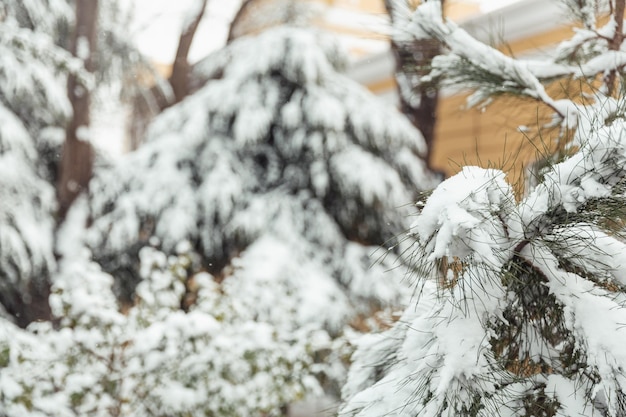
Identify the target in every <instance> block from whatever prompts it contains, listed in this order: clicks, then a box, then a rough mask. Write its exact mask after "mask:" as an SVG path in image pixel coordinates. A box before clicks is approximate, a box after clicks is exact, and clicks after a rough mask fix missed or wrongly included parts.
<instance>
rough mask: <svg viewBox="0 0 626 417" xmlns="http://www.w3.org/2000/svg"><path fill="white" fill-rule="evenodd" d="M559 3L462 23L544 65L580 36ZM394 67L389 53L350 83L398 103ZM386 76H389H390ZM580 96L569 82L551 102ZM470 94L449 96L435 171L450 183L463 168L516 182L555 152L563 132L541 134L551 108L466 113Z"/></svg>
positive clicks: (501, 103)
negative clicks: (500, 172)
mask: <svg viewBox="0 0 626 417" xmlns="http://www.w3.org/2000/svg"><path fill="white" fill-rule="evenodd" d="M562 13H563V10H562V9H561V8H560V7H559V6H558V4H557V2H556V1H551V0H524V1H521V2H519V3H516V4H513V5H510V6H508V7H505V8H503V9H500V10H497V11H495V12H492V13H488V14H476V13H474V11H472V10H470V11H469V12H468V13H466V14H463V13H460V14H459V15H457V22H458V23H459V24H460V25H461V26H462V27H463V28H464V29H466V30H467V31H468V32H470V33H471V34H472V35H473V36H475V37H476V38H478V39H480V40H482V41H485V42H488V43H491V44H493V40H494V39H500V40H504V41H505V42H502V41H501V42H499V47H500V49H501V50H502V51H503V52H505V53H508V54H511V55H514V56H530V57H541V56H542V54H544V56H545V53H546V52H547V51H549V50H550V49H551V48H553V47H554V45H556V44H557V43H558V42H559V41H561V40H564V39H567V38H568V37H570V36H571V35H572V34H573V29H572V27H571V25H568V24H566V23H564V24H561V23H560V22H566V19H565V18H564V16H563V14H562ZM394 66H395V63H394V62H393V56H392V54H391V53H390V52H389V51H386V52H384V53H381V54H378V55H375V56H370V57H368V58H366V59H364V60H361V61H359V62H357V63H355V65H353V67H352V68H351V71H350V72H351V75H352V77H353V78H354V79H356V80H357V81H359V82H361V83H363V84H364V85H366V86H367V87H368V88H369V89H370V90H371V91H372V92H374V93H375V94H377V95H380V96H381V98H382V99H384V100H386V101H388V102H390V103H393V102H396V101H397V94H396V85H395V81H394V79H393V71H394ZM383 74H384V75H383ZM576 88H578V87H577V86H575V85H570V84H568V82H567V80H563V81H561V82H557V83H555V84H554V85H552V86H550V87H549V91H550V93H551V94H553V95H555V96H560V97H564V96H565V95H567V94H568V92H569V93H570V94H571V93H572V92H575V91H574V90H576ZM466 99H467V94H458V95H450V94H446V93H445V92H444V94H442V97H441V100H440V103H439V106H438V110H437V111H438V119H437V124H436V128H435V142H434V147H433V154H432V158H433V159H432V164H433V167H434V168H435V169H438V170H441V171H443V172H445V173H446V174H447V175H452V174H455V173H456V172H458V171H460V169H461V167H462V166H464V165H468V164H471V165H480V166H483V167H497V168H503V169H504V170H505V171H507V172H509V173H510V177H511V178H512V179H513V180H516V179H517V178H518V177H519V176H520V175H521V174H522V172H523V171H524V166H526V165H528V164H529V163H530V162H532V161H534V160H535V159H536V158H537V154H538V153H539V154H541V153H543V154H546V153H548V152H549V149H553V148H554V147H555V146H556V145H555V143H554V142H555V138H556V137H557V132H556V131H555V130H546V129H542V132H541V135H539V134H538V127H540V126H543V125H545V123H547V122H548V121H549V120H550V117H551V112H550V109H548V108H546V106H545V105H542V104H538V103H536V102H532V101H530V100H522V99H518V98H513V97H501V98H496V99H494V100H493V102H492V103H491V104H490V105H489V106H487V107H486V108H485V109H478V108H474V109H467V106H466ZM520 127H522V129H520Z"/></svg>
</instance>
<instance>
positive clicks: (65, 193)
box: [57, 0, 98, 219]
mask: <svg viewBox="0 0 626 417" xmlns="http://www.w3.org/2000/svg"><path fill="white" fill-rule="evenodd" d="M97 19H98V0H77V1H76V28H75V32H74V36H73V38H72V44H71V52H72V54H73V55H74V56H77V57H79V58H81V59H82V60H83V61H84V63H85V69H86V70H87V71H89V72H93V71H94V59H93V55H94V54H93V51H95V48H96V39H97ZM67 94H68V98H69V100H70V103H71V104H72V110H73V112H74V114H73V117H72V120H71V121H70V123H69V125H68V127H67V130H66V139H65V144H64V145H63V154H62V156H61V163H60V166H59V170H60V172H59V183H58V188H57V192H58V198H59V215H60V218H61V219H63V218H65V215H66V214H67V211H68V210H69V208H70V206H71V205H72V203H73V202H74V200H75V199H76V197H77V196H78V195H79V194H80V193H81V192H83V191H85V190H87V186H88V184H89V180H90V179H91V175H92V168H93V147H92V146H91V143H90V142H89V140H90V138H89V137H88V128H89V124H90V120H89V110H90V101H91V96H90V93H89V90H88V89H87V88H86V87H85V86H83V85H82V84H81V83H80V81H79V80H78V79H77V77H75V76H74V75H70V76H69V79H68V83H67Z"/></svg>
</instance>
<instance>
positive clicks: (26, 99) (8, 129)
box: [0, 0, 81, 325]
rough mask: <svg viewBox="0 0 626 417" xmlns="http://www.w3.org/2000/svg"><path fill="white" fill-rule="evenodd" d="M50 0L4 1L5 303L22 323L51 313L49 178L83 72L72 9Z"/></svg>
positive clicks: (1, 247)
mask: <svg viewBox="0 0 626 417" xmlns="http://www.w3.org/2000/svg"><path fill="white" fill-rule="evenodd" d="M46 3H48V4H47V6H48V7H47V8H46V9H44V8H42V7H40V6H41V4H38V3H35V2H21V1H9V0H7V1H2V2H0V13H2V19H0V32H1V36H0V49H1V55H2V59H1V60H0V118H1V119H2V122H1V124H0V125H1V126H2V127H1V129H0V171H2V175H0V304H1V305H2V306H3V307H4V309H5V310H6V312H7V313H9V314H10V315H11V316H13V317H14V318H15V320H16V321H17V322H18V323H20V324H23V325H24V324H26V323H28V322H30V321H32V320H33V319H35V318H48V317H49V310H48V308H47V301H46V300H47V295H48V289H47V276H48V274H49V273H50V271H52V270H53V269H54V267H55V261H54V255H53V251H54V244H53V231H54V227H55V220H54V214H55V210H56V199H55V192H54V187H53V186H52V185H51V184H50V182H48V180H50V179H51V177H52V176H53V175H54V173H53V171H52V169H51V168H52V167H51V165H52V166H53V165H54V162H53V158H55V157H54V156H53V155H54V152H53V150H55V149H56V148H57V147H58V144H59V142H62V140H63V130H62V127H63V125H64V123H65V122H66V121H67V119H68V118H69V117H70V115H71V107H70V105H69V101H68V99H67V95H66V92H65V86H64V82H65V76H66V74H67V72H68V71H73V72H75V73H76V74H77V75H78V76H81V72H80V66H79V65H77V64H78V63H77V62H76V61H75V60H74V59H73V58H72V56H71V55H70V54H69V53H68V52H67V51H65V50H64V49H63V48H62V47H61V46H60V42H61V39H62V38H63V36H64V33H65V32H66V31H67V30H68V27H69V25H70V23H69V22H70V21H71V20H70V19H71V9H70V8H69V7H68V5H67V4H66V3H65V2H64V1H50V2H46Z"/></svg>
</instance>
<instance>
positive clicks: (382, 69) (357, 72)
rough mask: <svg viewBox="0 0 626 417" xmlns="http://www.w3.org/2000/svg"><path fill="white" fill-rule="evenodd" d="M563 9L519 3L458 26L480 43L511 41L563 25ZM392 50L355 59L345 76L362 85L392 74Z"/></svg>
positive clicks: (548, 2) (536, 1)
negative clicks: (497, 40) (501, 40)
mask: <svg viewBox="0 0 626 417" xmlns="http://www.w3.org/2000/svg"><path fill="white" fill-rule="evenodd" d="M565 16H566V14H565V10H564V8H563V7H562V5H561V4H560V2H559V1H558V0H521V1H518V2H515V3H513V4H509V5H507V6H504V7H502V8H499V9H495V10H493V11H490V12H488V13H484V14H477V15H473V16H469V17H468V18H467V19H464V20H462V21H461V22H459V26H461V27H462V28H463V29H465V30H466V31H467V32H469V33H470V34H471V35H472V36H474V37H476V38H477V39H479V40H481V41H483V42H487V43H488V42H489V41H490V40H491V41H493V40H494V36H498V37H499V38H496V39H503V40H505V41H513V40H516V39H521V38H524V37H527V36H530V35H532V34H535V33H541V32H545V31H548V30H550V29H554V28H556V27H558V26H560V25H561V24H562V23H563V22H564V18H565ZM394 70H395V60H394V59H393V54H392V52H391V50H389V49H388V50H386V51H383V52H378V53H375V54H372V55H369V56H367V57H364V58H360V59H358V60H355V61H354V62H353V63H352V64H351V65H350V68H349V69H348V75H349V76H350V77H351V78H352V79H354V80H356V81H358V82H360V83H363V84H367V83H371V82H375V81H378V80H381V79H384V78H387V77H389V76H390V75H391V74H393V73H394Z"/></svg>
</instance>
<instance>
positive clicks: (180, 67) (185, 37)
mask: <svg viewBox="0 0 626 417" xmlns="http://www.w3.org/2000/svg"><path fill="white" fill-rule="evenodd" d="M206 5H207V0H202V3H201V6H200V9H199V11H198V14H197V15H196V16H195V17H194V19H193V20H192V21H191V23H190V24H189V25H188V26H186V27H185V28H183V32H182V33H181V35H180V38H179V40H178V49H177V50H176V57H175V59H174V65H173V67H172V74H171V75H170V78H169V82H170V84H171V85H172V90H173V91H174V103H178V102H180V101H182V100H183V99H184V98H185V97H186V96H187V95H188V93H189V73H190V71H191V67H190V65H189V50H190V49H191V44H192V42H193V38H194V36H195V35H196V32H197V30H198V26H199V25H200V21H201V20H202V18H203V17H204V13H205V11H206ZM174 103H173V104H174Z"/></svg>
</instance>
